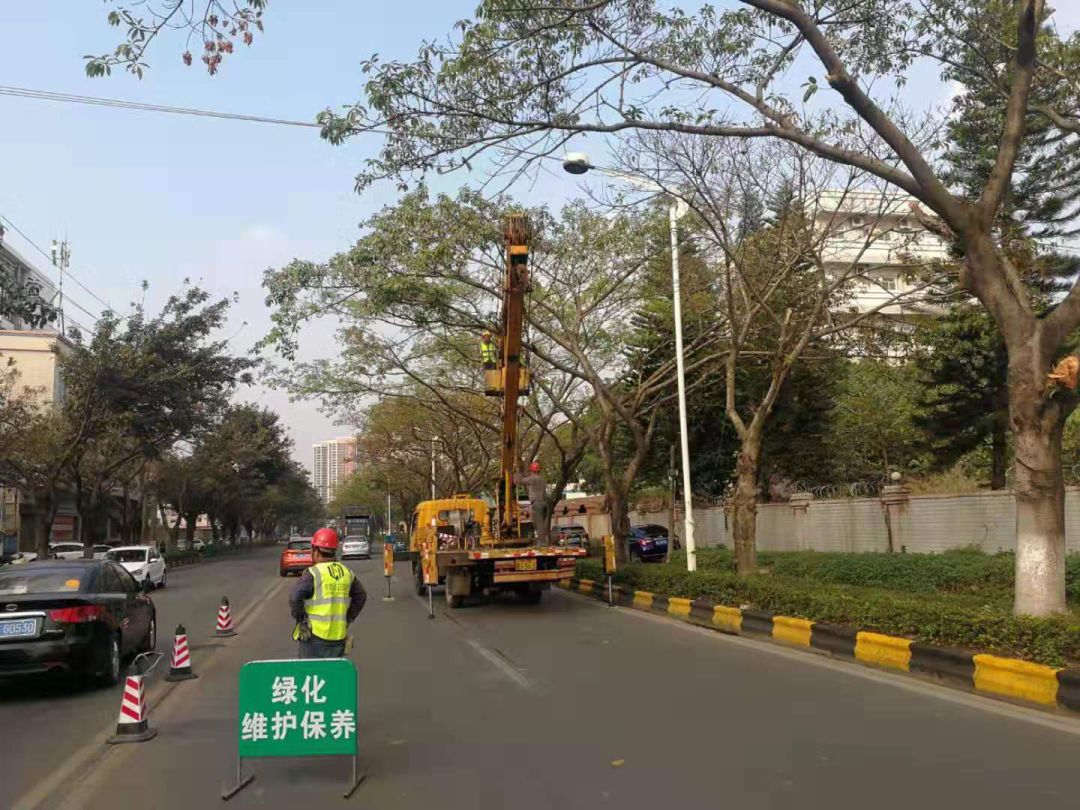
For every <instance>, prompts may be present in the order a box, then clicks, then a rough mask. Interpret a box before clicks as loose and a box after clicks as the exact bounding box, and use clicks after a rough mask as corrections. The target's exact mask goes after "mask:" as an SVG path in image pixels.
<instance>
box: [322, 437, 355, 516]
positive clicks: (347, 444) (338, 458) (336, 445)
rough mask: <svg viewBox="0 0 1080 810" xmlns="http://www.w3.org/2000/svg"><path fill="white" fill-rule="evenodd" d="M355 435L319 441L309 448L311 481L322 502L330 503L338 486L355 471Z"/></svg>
mask: <svg viewBox="0 0 1080 810" xmlns="http://www.w3.org/2000/svg"><path fill="white" fill-rule="evenodd" d="M356 460H357V459H356V437H355V436H344V437H341V438H337V439H328V440H327V441H325V442H319V443H318V444H315V445H313V446H312V449H311V483H312V485H313V486H314V487H315V491H316V492H318V493H319V497H320V498H322V499H323V502H325V503H330V501H332V500H334V495H336V494H337V489H338V486H340V485H341V483H342V482H343V481H344V480H345V479H346V478H348V477H349V476H350V475H352V474H353V473H354V472H356Z"/></svg>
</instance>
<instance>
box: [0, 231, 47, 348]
mask: <svg viewBox="0 0 1080 810" xmlns="http://www.w3.org/2000/svg"><path fill="white" fill-rule="evenodd" d="M0 273H4V274H5V275H7V276H8V277H9V278H11V279H12V280H13V281H14V282H15V283H16V284H17V285H19V286H22V285H24V284H26V283H27V282H34V283H35V284H37V285H38V286H39V287H40V288H41V297H42V298H44V299H45V300H46V301H53V300H54V298H55V297H56V285H55V284H53V283H52V281H50V280H49V277H48V276H46V275H45V274H44V273H43V272H41V271H40V270H38V269H37V268H36V267H34V265H33V264H31V263H30V262H29V261H28V260H27V259H26V258H24V257H23V256H22V254H20V253H19V252H18V251H17V250H15V248H14V247H12V246H11V245H10V244H9V243H7V242H5V241H4V240H3V238H2V234H0ZM24 326H25V324H23V323H22V322H21V321H20V320H19V319H18V318H15V319H13V320H12V319H6V318H4V317H2V316H0V329H22V328H23V327H24Z"/></svg>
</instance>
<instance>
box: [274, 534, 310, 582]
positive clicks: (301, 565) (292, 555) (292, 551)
mask: <svg viewBox="0 0 1080 810" xmlns="http://www.w3.org/2000/svg"><path fill="white" fill-rule="evenodd" d="M311 563H312V560H311V540H310V538H307V537H297V538H294V539H292V540H290V541H289V544H288V545H287V546H285V548H283V549H282V550H281V562H280V563H279V565H278V573H279V574H280V575H281V576H283V577H284V576H288V575H289V574H297V575H299V574H300V573H302V572H303V571H304V569H305V568H310V567H311Z"/></svg>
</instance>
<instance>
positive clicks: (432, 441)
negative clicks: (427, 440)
mask: <svg viewBox="0 0 1080 810" xmlns="http://www.w3.org/2000/svg"><path fill="white" fill-rule="evenodd" d="M438 440H439V438H438V436H432V437H431V500H435V442H437V441H438Z"/></svg>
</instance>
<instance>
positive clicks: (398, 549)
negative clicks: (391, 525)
mask: <svg viewBox="0 0 1080 810" xmlns="http://www.w3.org/2000/svg"><path fill="white" fill-rule="evenodd" d="M390 542H391V543H392V544H393V546H394V559H395V560H396V559H398V556H397V555H399V554H408V553H409V538H407V537H403V536H402V535H400V534H395V535H394V539H393V540H391V541H390Z"/></svg>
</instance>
